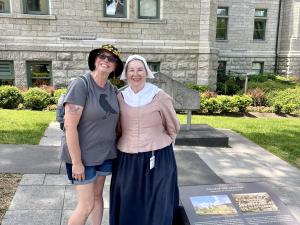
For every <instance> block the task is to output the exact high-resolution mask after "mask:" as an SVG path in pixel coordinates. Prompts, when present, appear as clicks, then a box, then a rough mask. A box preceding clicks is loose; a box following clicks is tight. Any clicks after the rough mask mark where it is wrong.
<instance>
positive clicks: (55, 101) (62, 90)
mask: <svg viewBox="0 0 300 225" xmlns="http://www.w3.org/2000/svg"><path fill="white" fill-rule="evenodd" d="M66 93H67V89H66V88H62V89H57V90H55V91H54V94H53V97H54V103H55V104H57V102H58V99H59V97H60V95H61V94H66Z"/></svg>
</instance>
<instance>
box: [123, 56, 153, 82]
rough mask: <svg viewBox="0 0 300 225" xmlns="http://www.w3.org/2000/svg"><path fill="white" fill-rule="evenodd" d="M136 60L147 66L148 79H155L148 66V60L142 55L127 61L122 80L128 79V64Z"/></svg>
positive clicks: (130, 57) (131, 57)
mask: <svg viewBox="0 0 300 225" xmlns="http://www.w3.org/2000/svg"><path fill="white" fill-rule="evenodd" d="M135 59H137V60H140V61H142V62H143V63H144V66H145V68H146V71H147V78H150V79H153V78H154V76H153V73H152V72H151V70H150V68H149V66H148V64H147V62H146V59H145V58H144V57H142V56H140V55H131V56H129V57H128V58H127V60H126V63H125V66H124V69H123V72H122V74H121V77H120V80H126V79H127V74H126V70H127V66H128V63H129V62H131V61H132V60H135Z"/></svg>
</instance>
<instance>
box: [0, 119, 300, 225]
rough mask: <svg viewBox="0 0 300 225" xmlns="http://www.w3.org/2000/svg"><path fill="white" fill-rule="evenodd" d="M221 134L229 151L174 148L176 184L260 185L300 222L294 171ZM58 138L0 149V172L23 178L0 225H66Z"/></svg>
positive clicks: (299, 187) (54, 131) (70, 194)
mask: <svg viewBox="0 0 300 225" xmlns="http://www.w3.org/2000/svg"><path fill="white" fill-rule="evenodd" d="M221 131H222V132H224V133H225V134H226V135H228V136H229V145H230V147H231V148H214V147H191V146H175V155H176V159H177V164H178V175H179V185H196V184H215V183H222V182H225V183H237V182H266V183H268V185H269V187H271V189H273V191H274V192H275V193H276V194H277V195H278V196H279V198H280V199H281V200H282V201H283V202H284V203H285V205H286V206H287V207H288V209H289V210H290V211H291V213H292V214H293V215H294V216H295V217H296V219H297V220H298V221H299V222H300V213H299V212H300V194H299V193H300V171H299V170H298V169H296V168H294V167H292V166H290V165H289V164H288V163H286V162H284V161H282V160H281V159H279V158H277V157H276V156H273V155H272V154H270V153H269V152H267V151H265V150H264V149H262V148H261V147H259V146H257V145H256V144H254V143H253V142H251V141H249V140H248V139H246V138H244V137H243V136H241V135H239V134H237V133H235V132H232V131H229V130H221ZM60 136H61V131H60V130H59V128H58V124H57V123H52V124H50V126H49V128H48V129H47V130H46V132H45V135H44V138H42V140H41V142H40V145H39V146H28V145H21V146H20V145H0V172H1V173H5V172H9V173H10V172H19V173H24V175H23V177H22V180H21V182H20V185H19V187H18V189H17V191H16V194H15V196H14V198H13V200H12V203H11V205H10V207H9V209H8V211H7V212H6V214H5V216H4V218H3V220H2V223H1V224H2V225H41V224H42V225H65V224H67V220H68V217H69V215H70V213H71V212H72V210H73V209H74V207H75V205H76V197H75V196H76V195H75V191H74V189H73V186H70V185H69V184H68V181H67V179H66V176H65V174H64V168H63V167H62V166H61V163H60V162H58V160H57V154H58V150H59V147H58V146H59V145H60V140H59V139H60ZM187 152H188V154H186V153H187ZM183 153H184V154H183ZM195 168H197V169H196V170H195ZM109 183H110V177H108V179H107V182H106V185H105V189H104V204H105V210H104V221H103V223H102V224H103V225H108V209H109V201H108V195H109ZM88 224H90V223H88Z"/></svg>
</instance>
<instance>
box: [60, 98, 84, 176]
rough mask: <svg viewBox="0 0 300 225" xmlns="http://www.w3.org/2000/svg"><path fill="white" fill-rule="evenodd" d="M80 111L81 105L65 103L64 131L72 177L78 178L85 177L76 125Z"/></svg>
mask: <svg viewBox="0 0 300 225" xmlns="http://www.w3.org/2000/svg"><path fill="white" fill-rule="evenodd" d="M82 111H83V107H82V106H80V105H74V104H70V103H66V105H65V131H66V139H67V145H68V149H69V153H70V156H71V160H72V164H73V167H72V172H73V177H74V178H76V179H78V180H84V179H85V177H84V166H83V164H82V160H81V150H80V146H79V137H78V131H77V126H78V123H79V120H80V117H81V115H82Z"/></svg>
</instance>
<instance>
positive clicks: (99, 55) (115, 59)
mask: <svg viewBox="0 0 300 225" xmlns="http://www.w3.org/2000/svg"><path fill="white" fill-rule="evenodd" d="M97 56H98V57H99V59H101V60H105V59H107V61H108V62H111V63H115V62H117V60H118V59H117V58H115V57H113V56H110V55H105V54H103V53H99V54H98V55H97Z"/></svg>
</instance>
